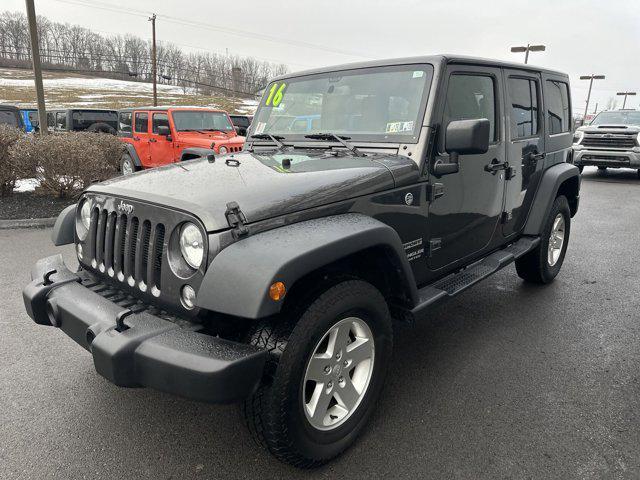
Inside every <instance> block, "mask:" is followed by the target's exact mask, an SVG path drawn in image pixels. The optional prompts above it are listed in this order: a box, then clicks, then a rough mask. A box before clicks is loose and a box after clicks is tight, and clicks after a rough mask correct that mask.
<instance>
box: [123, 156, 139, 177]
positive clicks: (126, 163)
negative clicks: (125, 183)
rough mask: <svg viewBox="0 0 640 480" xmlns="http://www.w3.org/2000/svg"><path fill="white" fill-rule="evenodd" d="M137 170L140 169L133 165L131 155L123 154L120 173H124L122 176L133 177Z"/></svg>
mask: <svg viewBox="0 0 640 480" xmlns="http://www.w3.org/2000/svg"><path fill="white" fill-rule="evenodd" d="M137 170H138V167H136V164H135V163H133V159H132V158H131V155H129V154H128V153H123V154H122V157H120V173H122V175H131V174H132V173H134V172H136V171H137Z"/></svg>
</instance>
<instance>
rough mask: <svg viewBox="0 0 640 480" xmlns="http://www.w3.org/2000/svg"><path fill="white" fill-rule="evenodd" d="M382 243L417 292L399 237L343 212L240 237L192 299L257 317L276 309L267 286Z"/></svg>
mask: <svg viewBox="0 0 640 480" xmlns="http://www.w3.org/2000/svg"><path fill="white" fill-rule="evenodd" d="M376 246H385V247H387V248H389V249H390V252H392V254H394V255H395V256H396V257H397V258H394V261H395V262H396V264H397V266H398V268H399V269H400V271H401V275H402V276H403V277H404V281H405V283H406V285H404V287H405V288H406V289H407V296H408V297H409V298H410V299H411V301H412V302H413V303H414V304H415V303H417V299H418V294H417V288H416V283H415V278H414V276H413V271H412V270H411V267H410V266H409V261H408V260H407V257H406V255H405V253H404V249H403V246H402V241H401V240H400V237H399V236H398V234H397V233H396V231H395V230H394V229H393V228H391V227H390V226H388V225H386V224H384V223H382V222H380V221H378V220H376V219H374V218H371V217H368V216H366V215H363V214H358V213H347V214H343V215H334V216H330V217H324V218H319V219H314V220H308V221H304V222H300V223H294V224H291V225H286V226H282V227H279V228H276V229H273V230H269V231H266V232H262V233H258V234H256V235H252V236H249V237H247V238H244V239H242V240H240V241H238V242H236V243H234V244H232V245H230V246H229V247H227V248H225V249H223V250H222V251H221V252H220V253H219V254H218V255H217V256H216V257H215V258H214V259H213V261H212V262H211V264H210V265H209V268H208V270H207V273H206V274H205V277H204V279H203V281H202V284H201V285H200V289H199V291H198V295H197V302H196V303H197V305H198V306H199V307H202V308H205V309H207V310H211V311H214V312H218V313H224V314H228V315H234V316H238V317H244V318H250V319H257V318H263V317H266V316H268V315H273V314H276V313H278V312H279V311H280V309H281V308H282V301H280V302H275V301H273V300H271V298H270V297H269V294H268V291H269V286H270V285H272V284H273V283H274V282H277V281H281V282H284V284H285V286H286V288H287V289H288V290H290V289H291V287H292V286H293V285H294V284H295V282H296V281H297V280H299V279H300V278H302V277H303V276H305V275H307V274H308V273H311V272H313V271H315V270H317V269H319V268H321V267H323V266H325V265H329V264H331V263H333V262H335V261H337V260H340V259H341V258H345V257H348V256H349V255H352V254H355V253H357V252H360V251H362V250H364V249H366V248H370V247H376Z"/></svg>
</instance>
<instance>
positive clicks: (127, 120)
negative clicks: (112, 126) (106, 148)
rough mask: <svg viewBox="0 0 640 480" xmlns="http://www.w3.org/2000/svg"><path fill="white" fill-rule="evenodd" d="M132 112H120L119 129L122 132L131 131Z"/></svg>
mask: <svg viewBox="0 0 640 480" xmlns="http://www.w3.org/2000/svg"><path fill="white" fill-rule="evenodd" d="M131 117H132V115H131V112H120V113H119V114H118V130H120V131H121V132H126V133H130V132H131Z"/></svg>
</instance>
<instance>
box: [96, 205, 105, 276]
mask: <svg viewBox="0 0 640 480" xmlns="http://www.w3.org/2000/svg"><path fill="white" fill-rule="evenodd" d="M106 228H107V211H106V210H102V211H101V212H100V214H99V216H98V231H97V232H96V262H97V263H98V268H100V270H101V271H103V272H104V238H105V233H106Z"/></svg>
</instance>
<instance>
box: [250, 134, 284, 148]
mask: <svg viewBox="0 0 640 480" xmlns="http://www.w3.org/2000/svg"><path fill="white" fill-rule="evenodd" d="M251 138H257V139H258V140H271V141H272V142H273V143H275V144H276V147H278V149H279V150H282V149H283V148H284V143H282V142H281V141H280V140H284V137H281V136H279V135H271V134H270V133H254V134H253V135H251Z"/></svg>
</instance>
